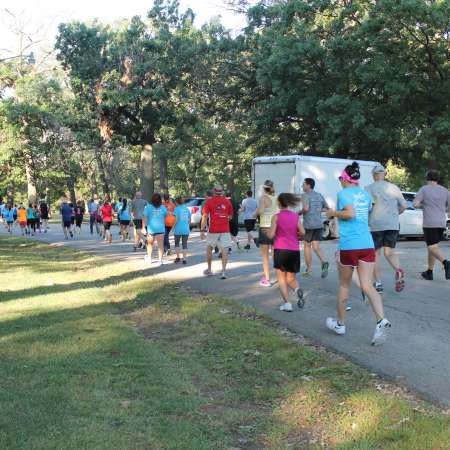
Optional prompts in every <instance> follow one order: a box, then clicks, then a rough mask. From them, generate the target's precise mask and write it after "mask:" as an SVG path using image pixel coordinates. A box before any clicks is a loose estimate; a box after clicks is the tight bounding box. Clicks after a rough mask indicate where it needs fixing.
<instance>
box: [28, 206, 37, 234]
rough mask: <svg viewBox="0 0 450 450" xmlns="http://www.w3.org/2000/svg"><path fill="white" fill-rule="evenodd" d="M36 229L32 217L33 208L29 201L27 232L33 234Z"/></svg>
mask: <svg viewBox="0 0 450 450" xmlns="http://www.w3.org/2000/svg"><path fill="white" fill-rule="evenodd" d="M35 231H36V222H35V217H34V209H33V205H32V204H31V203H29V204H28V208H27V234H31V236H34V233H35Z"/></svg>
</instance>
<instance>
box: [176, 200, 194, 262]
mask: <svg viewBox="0 0 450 450" xmlns="http://www.w3.org/2000/svg"><path fill="white" fill-rule="evenodd" d="M175 203H176V204H177V206H176V208H175V210H174V212H173V215H174V217H175V223H174V225H173V230H174V236H175V252H176V254H177V257H176V258H175V264H176V263H179V262H180V261H181V260H180V240H181V245H182V246H183V261H182V262H183V264H186V263H187V248H188V246H187V244H188V239H189V233H190V232H191V227H190V223H191V213H190V211H189V208H188V207H187V206H185V205H184V198H183V197H177V198H176V199H175Z"/></svg>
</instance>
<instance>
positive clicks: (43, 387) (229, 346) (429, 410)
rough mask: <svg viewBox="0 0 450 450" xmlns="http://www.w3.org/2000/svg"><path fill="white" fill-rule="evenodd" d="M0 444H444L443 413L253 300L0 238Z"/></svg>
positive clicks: (24, 448)
mask: <svg viewBox="0 0 450 450" xmlns="http://www.w3.org/2000/svg"><path fill="white" fill-rule="evenodd" d="M0 286H1V287H0V339H1V341H0V405H1V409H0V449H1V450H12V449H21V450H34V449H43V450H44V449H45V450H53V449H58V450H59V449H64V450H66V449H74V450H82V449H105V450H112V449H127V450H128V449H149V450H157V449H178V450H179V449H186V450H187V449H192V450H201V449H214V450H215V449H262V448H267V449H322V448H332V449H355V450H356V449H357V450H364V449H367V450H368V449H374V450H375V449H405V450H406V449H407V450H414V449H417V450H425V449H434V450H436V449H448V448H449V442H450V417H449V416H448V415H445V414H443V413H442V412H440V411H439V410H438V409H436V408H434V407H432V406H430V405H427V404H425V403H423V402H419V401H416V400H413V399H411V398H407V397H406V395H405V394H404V393H403V391H402V390H401V389H398V388H396V387H395V386H389V384H388V383H385V382H384V381H382V380H380V379H379V378H377V377H373V376H371V374H370V373H368V372H367V371H366V370H364V369H361V368H359V367H357V366H355V365H353V364H351V363H349V362H347V361H345V360H344V359H342V358H340V357H336V356H334V355H332V354H330V353H328V352H325V351H323V349H320V348H315V347H314V346H312V345H309V344H308V343H306V342H305V341H304V340H303V339H302V338H301V337H296V336H294V335H292V334H290V333H289V332H288V331H287V330H282V329H280V328H278V327H277V326H276V324H273V323H272V322H270V321H269V320H267V319H265V318H263V317H261V316H258V315H257V314H256V313H255V311H252V310H248V309H243V308H242V307H240V306H238V305H236V304H234V303H231V302H227V301H226V300H221V299H219V298H213V297H204V296H199V295H196V294H195V293H192V292H189V291H188V290H186V289H184V288H182V287H180V286H177V285H173V284H170V283H168V282H165V281H164V280H162V279H155V278H152V277H151V276H150V271H147V270H145V271H142V270H137V268H136V266H135V265H134V264H133V263H113V262H111V261H108V260H105V259H101V258H96V257H93V256H91V255H88V254H86V253H82V252H77V251H73V250H69V249H65V248H61V247H56V246H49V245H46V244H42V243H37V242H31V241H27V240H24V239H16V238H0Z"/></svg>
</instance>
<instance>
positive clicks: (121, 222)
mask: <svg viewBox="0 0 450 450" xmlns="http://www.w3.org/2000/svg"><path fill="white" fill-rule="evenodd" d="M130 222H131V220H121V221H120V225H124V226H128V225H130Z"/></svg>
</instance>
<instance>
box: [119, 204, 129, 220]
mask: <svg viewBox="0 0 450 450" xmlns="http://www.w3.org/2000/svg"><path fill="white" fill-rule="evenodd" d="M118 215H119V217H120V220H131V215H130V207H129V205H128V203H127V206H126V207H125V208H124V207H123V205H122V207H121V208H119V211H118Z"/></svg>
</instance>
